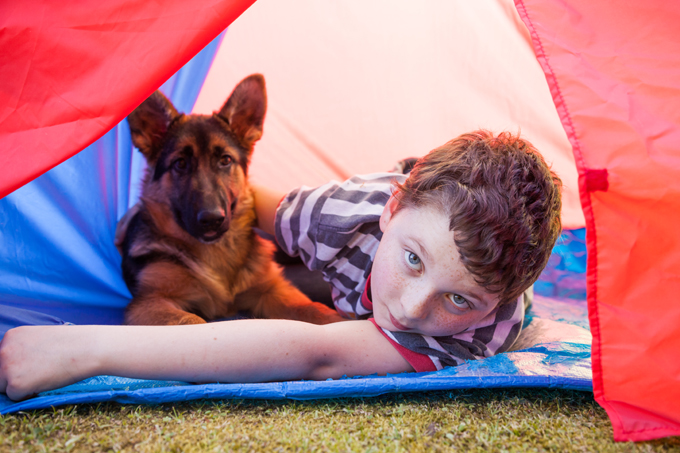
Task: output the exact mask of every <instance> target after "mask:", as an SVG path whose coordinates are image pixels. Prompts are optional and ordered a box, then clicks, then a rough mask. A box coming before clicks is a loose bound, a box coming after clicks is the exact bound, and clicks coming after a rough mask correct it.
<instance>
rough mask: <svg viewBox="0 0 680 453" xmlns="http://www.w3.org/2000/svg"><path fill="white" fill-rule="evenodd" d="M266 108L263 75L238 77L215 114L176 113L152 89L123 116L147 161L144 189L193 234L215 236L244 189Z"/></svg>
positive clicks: (204, 237) (210, 239) (209, 238)
mask: <svg viewBox="0 0 680 453" xmlns="http://www.w3.org/2000/svg"><path fill="white" fill-rule="evenodd" d="M266 109H267V96H266V92H265V85H264V77H262V76H261V75H260V74H254V75H251V76H249V77H247V78H245V79H244V80H242V81H241V83H239V84H238V86H236V88H235V89H234V91H233V93H232V94H231V96H229V99H227V101H226V102H225V103H224V105H223V106H222V108H221V109H220V110H219V112H215V113H214V114H213V115H212V116H208V115H184V114H180V113H178V112H177V110H176V109H175V107H174V106H173V105H172V103H171V102H170V101H169V100H168V99H167V98H166V97H165V96H163V94H162V93H161V92H160V91H156V92H155V93H153V94H152V95H151V96H150V97H149V98H148V99H147V100H146V101H144V102H143V103H142V104H141V105H140V106H139V107H137V108H136V109H135V110H134V111H133V112H132V113H131V114H130V115H129V116H128V123H129V124H130V132H131V134H132V142H133V143H134V145H135V146H136V147H137V148H138V149H139V150H140V151H141V152H142V154H144V157H145V158H146V160H147V163H148V165H149V173H148V175H147V180H146V181H145V187H144V195H145V196H148V197H151V198H153V199H154V200H155V201H161V202H163V203H165V204H167V205H168V206H169V207H170V209H171V211H172V214H173V216H174V218H175V220H176V222H177V223H178V224H179V225H180V226H181V227H182V228H183V229H184V230H186V231H187V232H188V233H189V234H191V235H192V236H193V237H195V238H196V239H198V240H200V241H202V242H205V243H212V242H215V241H217V240H219V239H220V238H221V237H222V235H223V234H224V233H225V232H226V231H227V230H228V229H229V224H230V221H231V215H232V213H233V211H234V209H235V208H236V205H237V203H238V200H239V196H240V195H241V194H242V192H243V191H244V190H245V188H246V175H247V173H248V164H249V162H250V156H251V154H252V152H253V145H254V143H255V142H256V141H257V140H259V139H260V137H261V136H262V123H263V121H264V115H265V111H266Z"/></svg>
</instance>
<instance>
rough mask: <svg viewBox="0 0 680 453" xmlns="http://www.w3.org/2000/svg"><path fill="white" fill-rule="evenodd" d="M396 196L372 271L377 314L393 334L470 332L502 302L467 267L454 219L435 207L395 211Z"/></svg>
mask: <svg viewBox="0 0 680 453" xmlns="http://www.w3.org/2000/svg"><path fill="white" fill-rule="evenodd" d="M396 206H397V203H396V199H395V198H394V196H393V197H391V198H390V201H389V202H388V203H387V205H386V206H385V210H384V211H383V214H382V216H381V218H380V229H381V230H382V232H383V237H382V239H381V241H380V245H379V246H378V251H377V252H376V255H375V260H374V262H373V269H372V271H371V295H372V302H373V314H374V316H375V320H376V322H377V324H378V325H379V326H380V327H382V328H384V329H386V330H390V331H403V332H412V333H420V334H423V335H429V336H445V335H453V334H457V333H460V332H463V331H465V330H466V329H468V328H469V327H472V326H473V325H475V324H476V323H477V322H479V321H480V320H482V319H483V318H484V317H485V316H487V315H488V314H489V313H490V312H491V311H492V310H493V309H494V308H496V305H497V304H498V301H499V297H498V295H494V294H490V293H488V292H487V291H486V290H485V289H484V288H482V287H481V286H479V285H478V284H477V283H476V282H475V280H474V278H473V276H472V274H470V272H469V271H468V270H467V269H465V266H464V265H463V263H462V262H461V260H460V254H459V253H458V250H457V248H456V245H455V243H454V242H453V232H452V231H449V219H448V217H447V216H446V215H445V214H444V213H442V212H440V211H439V210H437V209H435V208H432V207H423V208H404V209H401V210H400V211H399V212H397V213H394V211H395V208H396Z"/></svg>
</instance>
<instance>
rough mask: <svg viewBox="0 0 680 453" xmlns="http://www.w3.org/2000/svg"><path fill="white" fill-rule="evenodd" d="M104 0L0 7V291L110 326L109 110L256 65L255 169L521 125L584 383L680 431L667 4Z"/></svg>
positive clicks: (125, 183) (183, 99) (291, 167)
mask: <svg viewBox="0 0 680 453" xmlns="http://www.w3.org/2000/svg"><path fill="white" fill-rule="evenodd" d="M100 3H101V2H80V3H78V4H77V5H76V4H73V5H69V6H68V7H65V6H64V5H63V4H60V5H56V4H54V5H53V4H52V3H50V2H44V1H39V0H30V1H26V2H20V3H17V4H13V5H8V6H5V14H3V17H2V18H0V30H2V33H0V46H1V48H2V53H1V56H0V59H1V61H2V64H1V65H0V79H2V80H3V84H2V88H1V89H0V100H1V102H0V143H2V147H1V149H2V151H1V152H0V164H1V165H0V196H3V197H4V198H3V199H2V200H0V238H2V239H1V241H2V250H0V266H1V267H0V303H2V304H3V306H4V307H12V308H20V309H29V310H31V311H33V312H37V313H41V314H43V315H44V316H54V317H57V318H61V319H69V320H71V321H73V322H98V323H116V322H119V321H120V314H121V310H122V308H123V307H124V306H125V304H126V303H127V302H128V300H129V293H128V292H127V289H126V288H125V286H124V284H123V283H122V279H121V278H120V275H119V268H118V266H119V257H118V256H117V255H116V251H115V249H114V248H113V247H111V244H112V242H113V229H114V226H115V223H116V221H117V219H118V218H120V217H121V216H122V215H123V213H124V212H125V210H126V209H127V208H128V207H129V206H131V205H132V204H134V202H135V200H136V197H137V195H138V190H139V187H138V185H136V184H137V181H138V179H137V175H138V174H139V172H140V171H141V170H142V167H143V163H142V162H141V160H140V158H139V156H138V154H132V153H130V152H129V151H130V149H131V145H130V141H129V135H126V130H125V126H124V123H123V124H122V125H120V126H116V125H117V124H118V123H119V122H120V121H121V120H123V118H124V117H125V116H126V115H127V114H128V113H129V112H130V111H131V110H132V109H133V108H134V107H135V106H136V105H138V104H139V103H140V102H141V101H142V100H143V99H145V98H146V97H147V96H148V95H149V94H150V93H151V92H152V91H153V90H155V89H156V88H158V87H159V86H161V84H163V83H164V82H165V85H164V90H165V91H166V93H168V92H173V91H177V93H181V95H179V94H178V98H174V97H173V99H174V102H175V105H177V106H178V107H179V108H180V109H181V110H184V111H190V110H193V111H194V112H198V113H206V112H210V111H212V110H213V109H215V108H217V107H218V106H219V104H220V103H221V102H223V101H224V99H225V98H226V96H227V94H228V92H229V91H230V90H231V89H232V88H233V86H234V85H235V83H236V82H237V81H238V80H240V79H241V78H242V77H244V76H246V75H247V74H249V73H252V72H261V73H264V74H265V77H266V78H267V83H268V93H269V100H270V109H269V112H268V115H267V119H266V124H265V135H264V138H263V139H262V141H261V142H260V143H259V144H258V146H257V149H256V152H255V155H254V159H253V166H252V172H251V177H252V178H253V179H254V180H255V181H256V182H265V183H267V184H268V185H271V186H273V187H275V188H279V189H290V188H292V187H293V186H295V185H299V184H301V183H304V184H307V185H313V184H318V183H321V182H325V181H327V180H328V179H332V178H335V179H338V178H343V177H346V176H348V175H350V174H353V173H360V172H367V171H376V170H384V169H388V168H389V167H390V165H391V164H392V163H394V162H395V161H396V160H398V159H400V158H402V157H406V156H411V155H422V154H424V153H425V152H427V151H428V150H429V149H431V148H433V147H435V146H437V145H439V144H441V143H443V142H445V141H446V140H448V139H450V138H451V137H453V136H455V135H457V134H459V133H461V132H463V131H466V130H470V129H476V128H479V127H485V128H489V129H492V130H505V129H507V130H512V131H517V130H520V129H521V131H522V134H523V135H524V136H526V137H528V138H529V139H530V140H531V141H532V142H533V143H534V144H535V145H536V146H537V147H538V148H539V149H540V150H541V151H542V152H543V153H544V154H545V155H546V157H547V159H548V160H549V161H551V162H552V163H553V166H554V168H555V169H556V170H557V171H558V173H559V174H560V176H561V177H562V178H563V180H564V181H565V186H566V190H565V195H564V198H565V209H564V212H563V219H564V224H565V226H566V227H568V228H572V229H573V228H579V227H582V226H584V225H585V227H586V230H587V237H586V244H587V249H588V264H587V273H586V274H587V275H586V281H587V292H588V294H587V299H588V316H589V320H590V328H591V331H592V333H593V345H592V376H593V390H594V393H595V398H596V399H597V401H598V402H599V403H600V404H601V405H602V406H603V407H604V408H605V409H606V410H607V412H608V414H609V415H610V418H611V420H612V425H613V427H614V436H615V439H617V440H644V439H650V438H656V437H662V436H668V435H680V406H679V405H678V403H677V401H680V385H678V384H679V382H678V381H679V380H680V378H679V377H678V376H680V372H679V371H680V361H678V360H677V357H678V354H677V351H678V349H679V348H678V347H679V346H680V334H678V329H677V326H678V325H680V308H678V307H677V304H674V297H676V295H677V294H680V279H679V278H678V275H680V252H679V250H680V248H679V247H678V245H679V244H678V239H676V237H677V235H674V234H673V231H674V223H675V222H674V220H675V218H674V214H673V213H674V212H678V209H677V208H678V204H680V198H679V197H678V196H677V195H678V194H677V192H678V190H679V189H680V182H678V180H679V178H677V177H676V176H677V175H678V172H679V170H678V168H680V164H679V163H678V161H677V159H676V158H675V157H674V153H673V149H674V148H673V143H674V142H678V138H680V137H679V135H680V111H679V110H678V109H677V108H676V106H675V104H674V103H673V100H675V99H677V98H678V89H679V88H680V82H679V81H680V77H679V75H680V74H678V72H680V66H678V65H677V61H678V58H679V57H680V48H678V47H677V45H676V44H675V43H677V42H678V39H677V38H678V34H679V33H680V32H677V31H676V29H677V27H676V26H675V24H677V22H678V19H680V7H679V6H677V5H675V4H673V3H672V2H661V1H658V0H657V1H651V2H645V3H644V4H631V5H628V4H626V5H621V4H617V5H616V7H613V6H611V5H607V4H604V3H598V2H588V1H585V0H563V1H557V0H544V1H541V2H539V1H537V0H515V2H514V4H513V3H511V2H509V1H504V0H498V1H491V0H489V1H484V2H474V3H473V2H463V1H459V2H429V3H425V4H422V5H418V6H415V5H412V4H409V3H406V2H405V3H403V4H395V2H387V1H375V2H371V3H369V4H366V2H359V1H350V0H347V1H344V2H341V3H338V2H328V3H327V4H322V3H320V2H312V1H303V0H289V1H287V2H276V1H273V0H259V1H258V2H257V3H254V4H253V5H252V6H251V3H253V2H252V1H248V0H246V1H242V0H231V1H229V0H225V1H217V0H212V1H211V0H201V1H197V2H191V4H186V3H187V2H179V1H176V0H168V1H166V2H163V4H162V5H161V4H157V3H148V2H138V3H129V2H117V1H112V2H105V4H100ZM246 9H247V11H245V10H246ZM244 11H245V13H244ZM242 13H243V14H242ZM241 14H242V16H241V17H239V15H241ZM237 17H238V20H235V19H236V18H237ZM232 22H233V25H232V26H231V27H230V28H229V29H228V30H227V32H226V34H225V35H224V36H221V35H220V33H221V32H222V31H223V30H224V29H225V27H227V26H228V25H230V24H232ZM206 46H207V47H206ZM204 47H205V49H204V50H203V52H204V53H203V55H204V58H198V59H194V60H192V65H194V67H192V68H190V69H189V70H188V71H185V72H184V73H179V74H178V75H177V76H175V77H174V78H173V79H170V80H169V81H167V80H168V78H169V77H170V76H171V75H172V74H175V73H176V72H177V71H178V70H179V69H180V68H181V67H182V66H184V65H185V63H187V62H188V61H189V60H190V59H191V58H192V57H193V56H194V55H196V54H197V53H198V52H199V51H200V50H201V49H203V48H204ZM213 60H214V61H213ZM206 73H207V75H205V74H206ZM202 80H205V82H204V83H202V84H201V83H200V81H202ZM196 98H197V100H196V102H195V104H194V102H193V100H194V99H196ZM192 104H193V106H192ZM114 126H116V127H114ZM97 139H99V140H97ZM95 140H97V141H95ZM84 148H85V150H84V151H83V152H81V153H80V154H78V155H77V156H75V157H74V158H71V157H72V156H74V155H76V154H77V153H78V152H80V151H81V150H83V149H84ZM106 150H115V151H114V152H108V151H106ZM70 158H71V159H70ZM62 162H63V163H64V164H63V165H59V164H61V163H62ZM50 169H52V170H50ZM48 170H50V171H48ZM46 172H47V173H46ZM40 175H43V176H40ZM36 178H37V179H36Z"/></svg>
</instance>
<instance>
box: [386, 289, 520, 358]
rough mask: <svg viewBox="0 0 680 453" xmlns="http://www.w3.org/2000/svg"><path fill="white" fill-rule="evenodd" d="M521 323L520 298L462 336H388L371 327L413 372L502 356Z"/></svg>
mask: <svg viewBox="0 0 680 453" xmlns="http://www.w3.org/2000/svg"><path fill="white" fill-rule="evenodd" d="M523 320H524V302H523V296H520V297H519V298H518V299H517V300H516V301H514V302H511V303H508V304H505V305H502V306H500V307H498V308H496V309H495V310H494V311H492V312H491V313H490V314H489V315H487V316H486V317H485V318H484V319H482V320H481V321H480V322H479V323H478V324H476V325H475V326H474V327H472V328H470V329H468V330H466V331H465V332H462V333H459V334H456V335H450V336H444V337H430V336H427V335H420V334H415V333H408V332H392V331H389V330H385V329H383V328H381V327H379V326H378V325H377V324H376V323H375V321H373V324H374V325H375V326H376V328H378V330H380V331H381V333H382V334H383V335H384V336H385V337H386V338H387V339H388V340H389V341H390V343H392V345H393V346H394V347H395V348H396V349H397V351H398V352H399V353H400V354H401V355H402V357H404V359H406V361H407V362H408V363H409V364H411V366H412V367H413V369H414V370H416V371H435V370H441V369H442V368H444V367H447V366H456V365H460V364H462V363H464V362H465V361H466V360H477V359H483V358H486V357H491V356H493V355H496V354H499V353H501V352H505V351H507V350H508V349H510V347H511V346H512V345H513V343H514V342H515V341H516V340H517V337H519V334H520V332H521V330H522V323H523Z"/></svg>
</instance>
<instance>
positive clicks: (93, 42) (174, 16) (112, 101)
mask: <svg viewBox="0 0 680 453" xmlns="http://www.w3.org/2000/svg"><path fill="white" fill-rule="evenodd" d="M253 1H254V0H222V1H219V0H207V1H200V2H187V1H180V0H167V1H163V2H147V1H140V0H137V1H131V2H130V1H106V2H102V1H96V0H86V1H81V2H78V3H77V4H69V3H64V2H49V1H47V2H46V1H41V0H22V1H20V2H6V3H5V4H3V11H2V15H0V48H1V49H2V52H0V80H2V84H0V143H2V153H1V154H0V198H2V197H4V196H5V195H7V194H8V193H10V192H12V191H14V190H15V189H17V188H19V187H20V186H22V185H23V184H25V183H27V182H28V181H31V180H32V179H34V178H36V177H38V176H39V175H41V174H42V173H44V172H46V171H47V170H49V169H50V168H52V167H54V166H55V165H57V164H59V163H61V162H63V161H64V160H66V159H68V158H69V157H71V156H73V155H74V154H76V153H77V152H78V151H80V150H82V149H83V148H85V147H86V146H88V145H89V144H90V143H92V142H94V141H95V140H96V139H98V138H99V137H101V136H102V135H103V134H104V133H105V132H106V131H107V130H109V129H110V128H111V127H113V126H114V125H115V124H117V123H118V122H119V121H120V120H122V119H123V118H124V117H125V116H126V115H127V114H128V113H130V112H131V111H132V110H133V109H134V108H135V107H136V106H137V105H139V103H140V102H141V101H143V100H144V99H146V97H147V96H148V95H149V94H151V93H152V92H153V91H154V90H155V89H156V88H158V87H159V86H160V85H161V84H162V83H163V82H164V81H165V80H166V79H167V78H168V77H169V76H170V75H172V74H173V73H174V72H175V71H177V70H178V69H179V68H181V67H182V66H183V65H184V64H185V63H186V62H187V61H189V60H190V59H191V57H193V56H194V55H195V54H196V53H197V52H199V51H200V50H201V49H202V48H203V47H205V46H206V45H207V44H208V43H209V42H210V41H211V40H212V39H213V38H215V37H216V36H217V35H218V34H219V33H220V32H221V31H222V30H224V29H225V28H226V27H227V26H228V25H229V24H230V23H231V22H232V21H233V20H234V19H236V18H237V17H238V16H239V15H240V14H241V13H242V12H243V11H244V10H245V9H246V8H248V6H250V5H251V4H252V3H253Z"/></svg>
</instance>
